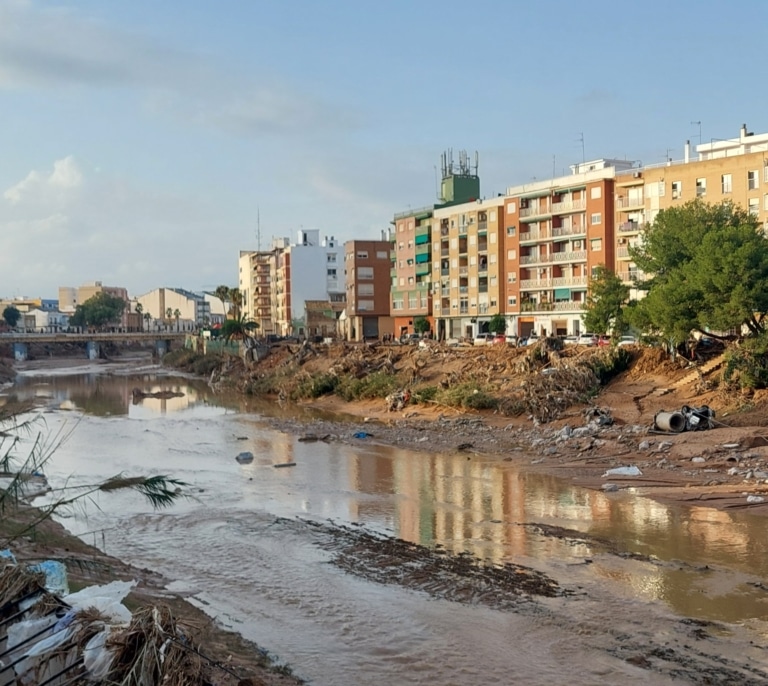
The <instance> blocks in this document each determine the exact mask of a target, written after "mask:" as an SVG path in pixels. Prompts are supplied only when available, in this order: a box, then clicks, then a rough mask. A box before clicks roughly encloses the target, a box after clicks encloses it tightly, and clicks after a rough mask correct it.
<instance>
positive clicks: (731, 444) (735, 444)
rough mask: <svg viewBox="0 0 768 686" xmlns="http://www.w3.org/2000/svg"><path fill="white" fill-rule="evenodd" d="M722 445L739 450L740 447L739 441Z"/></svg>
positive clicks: (728, 448) (727, 448)
mask: <svg viewBox="0 0 768 686" xmlns="http://www.w3.org/2000/svg"><path fill="white" fill-rule="evenodd" d="M722 447H723V448H725V449H726V450H738V449H739V444H738V443H723V445H722Z"/></svg>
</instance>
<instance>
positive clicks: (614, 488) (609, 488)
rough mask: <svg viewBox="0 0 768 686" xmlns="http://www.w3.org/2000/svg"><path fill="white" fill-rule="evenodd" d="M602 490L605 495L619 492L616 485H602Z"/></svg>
mask: <svg viewBox="0 0 768 686" xmlns="http://www.w3.org/2000/svg"><path fill="white" fill-rule="evenodd" d="M602 490H603V491H605V492H606V493H613V492H615V491H618V490H619V486H618V484H603V486H602Z"/></svg>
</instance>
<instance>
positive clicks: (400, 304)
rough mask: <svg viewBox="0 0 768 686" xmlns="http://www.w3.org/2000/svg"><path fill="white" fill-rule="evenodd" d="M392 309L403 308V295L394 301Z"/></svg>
mask: <svg viewBox="0 0 768 686" xmlns="http://www.w3.org/2000/svg"><path fill="white" fill-rule="evenodd" d="M392 309H393V310H402V309H403V298H402V296H401V297H399V298H398V299H397V300H393V301H392Z"/></svg>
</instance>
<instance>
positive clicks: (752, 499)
mask: <svg viewBox="0 0 768 686" xmlns="http://www.w3.org/2000/svg"><path fill="white" fill-rule="evenodd" d="M747 502H748V503H750V504H751V505H757V504H758V503H764V502H765V498H763V496H761V495H748V496H747Z"/></svg>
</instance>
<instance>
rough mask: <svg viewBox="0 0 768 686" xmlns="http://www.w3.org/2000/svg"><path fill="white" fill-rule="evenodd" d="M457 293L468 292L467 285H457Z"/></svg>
mask: <svg viewBox="0 0 768 686" xmlns="http://www.w3.org/2000/svg"><path fill="white" fill-rule="evenodd" d="M459 293H469V286H459Z"/></svg>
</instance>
